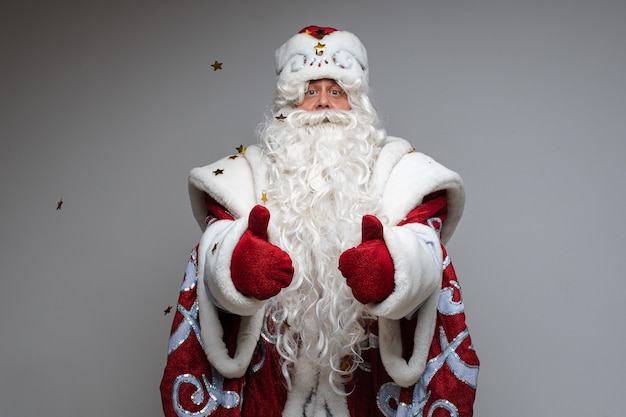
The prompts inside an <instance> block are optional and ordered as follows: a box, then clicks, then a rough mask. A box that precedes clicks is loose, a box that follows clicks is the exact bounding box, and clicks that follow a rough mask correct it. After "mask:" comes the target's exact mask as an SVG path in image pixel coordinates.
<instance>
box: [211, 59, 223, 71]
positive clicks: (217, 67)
mask: <svg viewBox="0 0 626 417" xmlns="http://www.w3.org/2000/svg"><path fill="white" fill-rule="evenodd" d="M222 64H223V62H219V61H217V60H216V61H215V62H214V63H213V64H211V66H212V67H213V71H217V70H221V69H222Z"/></svg>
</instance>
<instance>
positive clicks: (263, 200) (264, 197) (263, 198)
mask: <svg viewBox="0 0 626 417" xmlns="http://www.w3.org/2000/svg"><path fill="white" fill-rule="evenodd" d="M261 201H262V202H263V203H267V193H264V192H263V193H261Z"/></svg>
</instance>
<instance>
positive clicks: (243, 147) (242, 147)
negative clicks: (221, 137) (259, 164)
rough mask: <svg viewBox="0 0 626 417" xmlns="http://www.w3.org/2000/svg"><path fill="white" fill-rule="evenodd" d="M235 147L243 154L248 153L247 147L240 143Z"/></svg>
mask: <svg viewBox="0 0 626 417" xmlns="http://www.w3.org/2000/svg"><path fill="white" fill-rule="evenodd" d="M235 149H237V152H239V153H240V154H242V155H245V154H246V147H245V146H243V145H239V146H238V147H236V148H235Z"/></svg>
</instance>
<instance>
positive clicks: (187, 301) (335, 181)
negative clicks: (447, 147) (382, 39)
mask: <svg viewBox="0 0 626 417" xmlns="http://www.w3.org/2000/svg"><path fill="white" fill-rule="evenodd" d="M276 69H277V94H276V98H275V101H274V104H275V106H274V113H273V114H272V115H271V116H269V117H268V119H267V121H266V122H265V123H264V124H263V125H262V126H261V129H260V131H259V138H260V144H259V145H252V146H249V147H248V148H247V149H245V148H244V147H243V146H241V147H240V148H239V153H238V154H236V155H232V156H229V157H227V158H224V159H222V160H220V161H217V162H215V163H213V164H210V165H207V166H204V167H200V168H195V169H193V170H192V171H191V174H190V177H189V193H190V199H191V204H192V209H193V212H194V215H195V217H196V219H197V221H198V223H199V225H200V227H201V228H202V229H203V235H202V238H201V241H200V243H199V244H198V245H197V246H196V248H195V249H194V250H193V251H192V254H191V258H190V260H189V264H188V267H187V270H186V272H185V276H184V279H183V284H182V287H181V290H180V295H179V302H178V306H177V312H176V315H175V317H174V323H173V326H172V334H171V337H170V343H169V351H168V360H167V365H166V368H165V372H164V375H163V380H162V382H161V393H162V399H163V409H164V411H165V415H166V416H175V415H177V416H208V415H212V416H247V417H250V416H285V417H295V416H298V417H300V416H307V417H308V416H326V417H327V416H333V417H340V416H359V417H364V416H365V417H367V416H409V415H410V416H471V415H472V408H473V402H474V397H475V389H476V383H477V377H478V365H479V361H478V357H477V356H476V353H475V351H474V349H473V347H472V344H471V340H470V337H469V334H468V331H467V327H466V325H465V314H464V308H463V303H462V301H461V295H460V287H459V284H458V280H457V278H456V275H455V272H454V269H453V267H452V265H451V263H450V259H449V257H448V255H447V253H446V250H445V247H444V246H443V245H444V244H445V243H446V242H447V241H448V239H449V238H450V236H451V235H452V233H453V231H454V229H455V227H456V225H457V223H458V221H459V219H460V217H461V213H462V210H463V203H464V191H463V185H462V181H461V179H460V177H459V176H458V175H457V174H456V173H455V172H453V171H450V170H448V169H447V168H445V167H443V166H441V165H440V164H438V163H437V162H435V161H434V160H433V159H431V158H429V157H427V156H425V155H423V154H421V153H418V152H416V151H415V150H414V149H413V147H412V146H411V145H410V144H409V143H408V142H407V141H405V140H403V139H399V138H393V137H390V136H387V135H386V133H385V131H384V130H383V129H382V128H381V126H380V123H379V120H378V117H377V114H376V111H375V110H374V108H373V106H372V103H371V102H370V100H369V98H368V94H367V93H368V62H367V55H366V50H365V48H364V47H363V45H362V44H361V42H360V41H359V39H358V38H357V37H356V36H355V35H353V34H352V33H349V32H345V31H337V30H335V29H332V28H321V27H315V26H310V27H307V28H305V29H303V30H302V31H301V32H300V33H298V34H296V35H295V36H293V37H292V38H291V39H290V40H288V41H287V42H286V43H285V44H284V45H282V46H281V47H280V48H279V49H278V50H277V51H276Z"/></svg>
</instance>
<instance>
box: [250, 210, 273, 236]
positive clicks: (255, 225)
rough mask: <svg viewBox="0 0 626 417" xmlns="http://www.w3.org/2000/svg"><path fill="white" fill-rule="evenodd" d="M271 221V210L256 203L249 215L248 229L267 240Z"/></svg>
mask: <svg viewBox="0 0 626 417" xmlns="http://www.w3.org/2000/svg"><path fill="white" fill-rule="evenodd" d="M269 222H270V211H269V210H268V209H267V208H265V207H263V206H259V205H256V206H254V207H253V208H252V210H250V216H249V217H248V229H249V230H250V231H251V232H252V234H253V235H255V236H258V237H260V238H261V239H263V240H267V225H268V224H269Z"/></svg>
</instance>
